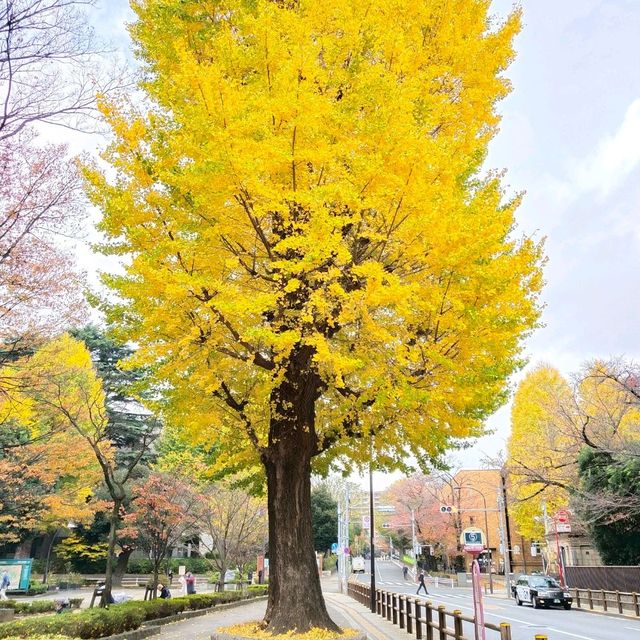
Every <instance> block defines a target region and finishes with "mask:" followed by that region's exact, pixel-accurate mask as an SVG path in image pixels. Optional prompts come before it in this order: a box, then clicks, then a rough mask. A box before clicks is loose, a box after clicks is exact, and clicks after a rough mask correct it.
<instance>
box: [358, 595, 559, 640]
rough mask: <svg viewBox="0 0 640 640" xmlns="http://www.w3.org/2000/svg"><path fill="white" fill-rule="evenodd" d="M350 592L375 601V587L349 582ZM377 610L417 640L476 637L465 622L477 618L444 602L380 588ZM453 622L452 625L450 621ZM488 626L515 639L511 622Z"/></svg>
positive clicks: (504, 638)
mask: <svg viewBox="0 0 640 640" xmlns="http://www.w3.org/2000/svg"><path fill="white" fill-rule="evenodd" d="M347 592H348V594H349V595H350V596H351V597H352V598H354V599H355V600H357V601H358V602H360V603H361V604H364V605H365V606H367V607H368V606H370V604H371V587H370V586H369V585H366V584H361V583H359V582H349V585H348V589H347ZM376 613H377V614H378V615H379V616H382V617H383V618H386V619H387V620H388V621H389V622H392V623H393V624H395V625H398V626H399V627H400V629H405V630H406V632H407V633H408V634H410V635H412V636H414V637H415V638H416V640H423V639H424V640H448V638H453V640H472V638H471V637H469V636H465V635H464V634H463V622H469V623H471V624H475V620H474V619H473V618H471V617H469V616H464V615H462V612H461V611H459V610H455V611H447V610H446V608H445V606H444V605H440V606H434V605H433V604H432V603H431V602H424V601H423V600H418V599H417V598H414V597H413V596H407V595H405V594H402V593H394V592H391V591H384V590H382V589H376ZM450 623H451V624H452V625H453V626H452V627H450V626H448V625H449V624H450ZM484 627H485V629H487V630H488V631H492V632H494V633H495V634H497V635H494V636H493V638H494V639H495V640H511V625H510V624H509V623H507V622H501V623H500V624H497V625H496V624H491V623H490V622H485V624H484ZM535 640H548V638H547V636H541V635H536V636H535Z"/></svg>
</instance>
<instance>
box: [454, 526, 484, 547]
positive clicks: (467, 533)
mask: <svg viewBox="0 0 640 640" xmlns="http://www.w3.org/2000/svg"><path fill="white" fill-rule="evenodd" d="M460 544H461V545H462V547H463V548H464V550H465V551H466V552H467V553H480V552H481V551H483V550H484V548H485V538H484V533H483V531H482V529H478V528H477V527H469V528H467V529H464V531H463V532H462V533H461V534H460Z"/></svg>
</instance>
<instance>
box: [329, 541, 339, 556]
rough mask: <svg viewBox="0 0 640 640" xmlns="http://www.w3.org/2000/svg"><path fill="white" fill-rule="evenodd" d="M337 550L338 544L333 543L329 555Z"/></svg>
mask: <svg viewBox="0 0 640 640" xmlns="http://www.w3.org/2000/svg"><path fill="white" fill-rule="evenodd" d="M337 550H338V543H337V542H334V543H333V544H332V545H331V553H335V552H336V551H337Z"/></svg>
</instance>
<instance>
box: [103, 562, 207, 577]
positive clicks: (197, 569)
mask: <svg viewBox="0 0 640 640" xmlns="http://www.w3.org/2000/svg"><path fill="white" fill-rule="evenodd" d="M103 564H104V563H103ZM167 564H169V565H170V566H171V568H172V569H173V573H174V574H175V575H178V567H179V566H180V565H183V566H185V567H186V568H187V571H191V573H195V574H206V573H209V572H210V571H211V563H210V562H208V561H207V560H205V559H204V558H171V559H169V560H165V561H163V562H162V566H161V571H160V572H161V573H165V572H166V569H167ZM102 571H104V568H103V569H102ZM127 573H153V562H151V560H149V559H148V558H132V559H130V560H129V564H128V565H127Z"/></svg>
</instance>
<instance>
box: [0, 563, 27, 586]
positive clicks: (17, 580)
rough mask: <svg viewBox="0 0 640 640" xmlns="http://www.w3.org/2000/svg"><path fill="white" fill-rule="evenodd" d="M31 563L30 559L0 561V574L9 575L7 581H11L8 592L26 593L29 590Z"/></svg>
mask: <svg viewBox="0 0 640 640" xmlns="http://www.w3.org/2000/svg"><path fill="white" fill-rule="evenodd" d="M32 562H33V560H32V559H31V558H27V559H25V560H16V559H15V558H11V559H7V560H0V574H2V573H4V572H5V571H6V572H7V573H8V574H9V580H11V584H10V585H9V591H26V590H27V589H28V588H29V579H30V578H31V563H32Z"/></svg>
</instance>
